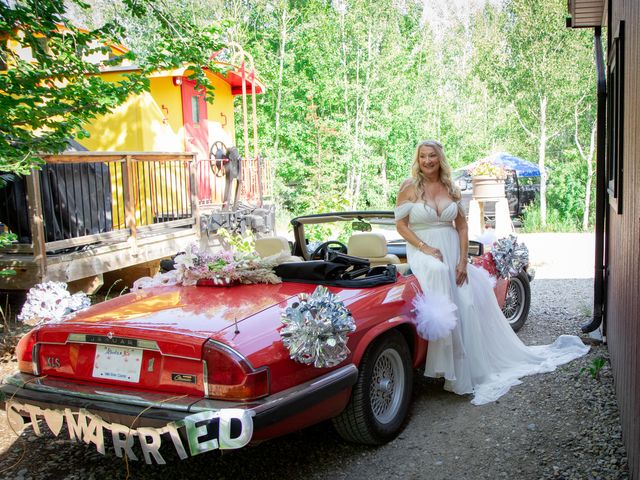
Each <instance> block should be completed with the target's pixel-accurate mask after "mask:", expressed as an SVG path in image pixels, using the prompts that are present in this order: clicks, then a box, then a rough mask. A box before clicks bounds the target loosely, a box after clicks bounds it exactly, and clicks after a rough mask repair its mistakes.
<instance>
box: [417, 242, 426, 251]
mask: <svg viewBox="0 0 640 480" xmlns="http://www.w3.org/2000/svg"><path fill="white" fill-rule="evenodd" d="M424 246H425V243H424V242H422V241H421V242H420V243H419V244H418V250H420V251H422V247H424Z"/></svg>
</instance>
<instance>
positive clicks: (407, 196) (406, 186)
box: [398, 178, 418, 205]
mask: <svg viewBox="0 0 640 480" xmlns="http://www.w3.org/2000/svg"><path fill="white" fill-rule="evenodd" d="M417 198H418V196H417V194H416V189H415V188H413V180H412V179H410V178H407V179H406V180H405V181H404V182H402V184H401V185H400V191H399V192H398V205H399V204H400V203H404V202H413V201H415V200H416V199H417Z"/></svg>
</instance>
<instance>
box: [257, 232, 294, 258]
mask: <svg viewBox="0 0 640 480" xmlns="http://www.w3.org/2000/svg"><path fill="white" fill-rule="evenodd" d="M256 252H258V255H260V257H262V258H267V257H275V256H276V255H277V257H276V262H277V263H279V264H280V263H288V262H302V261H304V260H303V259H302V258H300V257H296V256H295V255H291V248H290V247H289V242H288V241H287V239H286V238H284V237H278V236H275V237H263V238H258V239H256Z"/></svg>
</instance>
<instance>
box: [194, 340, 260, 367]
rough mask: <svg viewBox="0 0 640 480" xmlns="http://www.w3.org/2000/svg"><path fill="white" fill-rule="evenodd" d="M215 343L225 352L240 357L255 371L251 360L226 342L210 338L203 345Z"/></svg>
mask: <svg viewBox="0 0 640 480" xmlns="http://www.w3.org/2000/svg"><path fill="white" fill-rule="evenodd" d="M209 342H211V343H215V344H216V346H217V347H219V348H220V349H221V350H226V351H227V352H229V353H231V354H233V355H237V356H238V357H239V358H240V359H242V361H243V362H245V363H246V364H247V365H249V367H250V368H251V370H253V371H255V370H256V369H255V368H254V366H253V365H252V364H251V362H250V361H249V360H248V359H247V357H245V356H244V355H242V354H241V353H240V352H238V351H237V350H236V349H234V348H232V347H230V346H229V345H227V344H226V343H222V342H219V341H218V340H213V339H212V338H210V339H208V340H207V341H206V342H204V343H205V345H206V344H207V343H209ZM202 353H203V356H204V345H203V346H202Z"/></svg>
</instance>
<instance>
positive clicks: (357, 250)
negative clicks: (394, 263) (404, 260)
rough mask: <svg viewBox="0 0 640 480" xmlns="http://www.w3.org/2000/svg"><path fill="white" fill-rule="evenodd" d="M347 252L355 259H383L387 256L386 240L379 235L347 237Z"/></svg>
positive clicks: (370, 233) (358, 234)
mask: <svg viewBox="0 0 640 480" xmlns="http://www.w3.org/2000/svg"><path fill="white" fill-rule="evenodd" d="M347 252H348V253H349V255H353V256H356V257H364V258H376V257H384V256H385V255H386V254H387V239H386V238H384V235H382V234H381V233H372V232H366V233H356V234H354V235H352V236H351V237H349V242H348V244H347Z"/></svg>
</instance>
